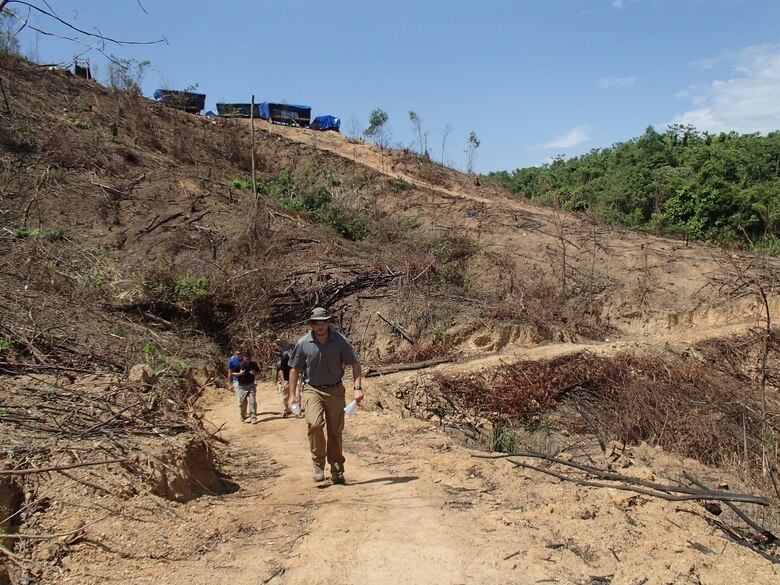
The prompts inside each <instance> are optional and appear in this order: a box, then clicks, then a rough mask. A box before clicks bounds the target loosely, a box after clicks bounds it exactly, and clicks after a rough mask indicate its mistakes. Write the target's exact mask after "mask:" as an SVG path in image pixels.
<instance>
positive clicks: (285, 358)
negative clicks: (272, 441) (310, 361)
mask: <svg viewBox="0 0 780 585" xmlns="http://www.w3.org/2000/svg"><path fill="white" fill-rule="evenodd" d="M276 384H277V386H278V387H279V393H280V394H281V395H282V416H284V417H286V416H287V415H288V414H290V410H289V409H288V408H287V402H288V400H289V396H290V352H289V351H285V352H283V353H282V357H281V358H279V361H277V362H276Z"/></svg>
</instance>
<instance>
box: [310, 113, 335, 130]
mask: <svg viewBox="0 0 780 585" xmlns="http://www.w3.org/2000/svg"><path fill="white" fill-rule="evenodd" d="M340 127H341V120H339V119H338V118H337V117H336V116H317V117H316V118H314V120H312V123H311V124H309V128H312V129H314V130H323V131H325V130H335V131H336V132H338V131H339V128H340Z"/></svg>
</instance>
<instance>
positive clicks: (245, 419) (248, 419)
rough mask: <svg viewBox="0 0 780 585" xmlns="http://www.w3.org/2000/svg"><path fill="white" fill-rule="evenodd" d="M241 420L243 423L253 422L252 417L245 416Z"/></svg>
mask: <svg viewBox="0 0 780 585" xmlns="http://www.w3.org/2000/svg"><path fill="white" fill-rule="evenodd" d="M241 422H242V423H246V424H249V423H251V422H252V419H250V418H243V419H241Z"/></svg>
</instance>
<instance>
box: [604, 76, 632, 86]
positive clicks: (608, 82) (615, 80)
mask: <svg viewBox="0 0 780 585" xmlns="http://www.w3.org/2000/svg"><path fill="white" fill-rule="evenodd" d="M637 81H639V80H638V79H637V78H636V77H615V76H614V75H610V76H609V77H602V78H601V79H599V87H600V88H601V89H611V88H613V87H616V88H620V89H622V88H625V87H634V86H635V85H636V83H637Z"/></svg>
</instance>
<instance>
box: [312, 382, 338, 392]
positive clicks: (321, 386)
mask: <svg viewBox="0 0 780 585" xmlns="http://www.w3.org/2000/svg"><path fill="white" fill-rule="evenodd" d="M339 384H341V380H339V381H338V382H336V383H335V384H311V383H310V384H309V386H311V387H312V388H316V389H317V390H319V389H320V388H335V387H336V386H338V385H339Z"/></svg>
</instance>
